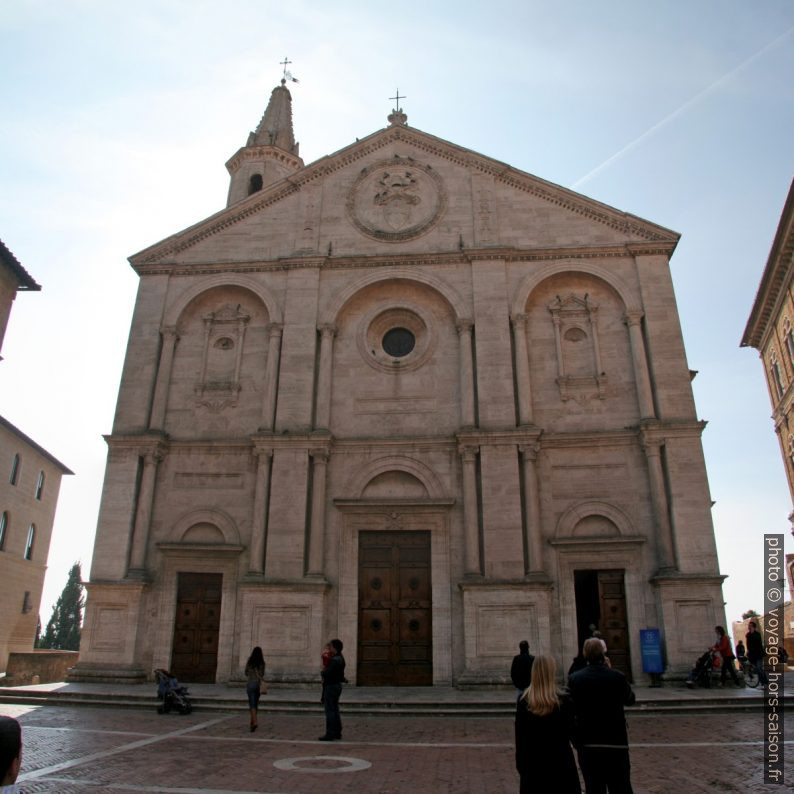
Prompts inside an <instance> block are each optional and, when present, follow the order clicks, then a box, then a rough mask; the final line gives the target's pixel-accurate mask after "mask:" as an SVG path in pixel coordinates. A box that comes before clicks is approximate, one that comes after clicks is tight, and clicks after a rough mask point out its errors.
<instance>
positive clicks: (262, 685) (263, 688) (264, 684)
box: [259, 678, 267, 695]
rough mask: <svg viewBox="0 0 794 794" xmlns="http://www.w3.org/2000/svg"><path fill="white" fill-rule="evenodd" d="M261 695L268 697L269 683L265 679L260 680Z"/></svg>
mask: <svg viewBox="0 0 794 794" xmlns="http://www.w3.org/2000/svg"><path fill="white" fill-rule="evenodd" d="M259 694H260V695H266V694H267V681H265V679H264V678H260V679H259Z"/></svg>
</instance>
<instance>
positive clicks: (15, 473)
mask: <svg viewBox="0 0 794 794" xmlns="http://www.w3.org/2000/svg"><path fill="white" fill-rule="evenodd" d="M21 468H22V462H21V461H20V459H19V454H16V455H14V460H13V461H12V462H11V478H10V480H9V482H10V483H11V485H16V484H17V480H18V479H19V470H20V469H21Z"/></svg>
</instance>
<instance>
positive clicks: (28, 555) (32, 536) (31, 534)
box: [25, 524, 36, 560]
mask: <svg viewBox="0 0 794 794" xmlns="http://www.w3.org/2000/svg"><path fill="white" fill-rule="evenodd" d="M35 541H36V525H35V524H31V525H30V526H29V527H28V539H27V540H26V541H25V559H26V560H32V559H33V544H34V543H35Z"/></svg>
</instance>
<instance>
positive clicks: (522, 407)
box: [512, 314, 532, 425]
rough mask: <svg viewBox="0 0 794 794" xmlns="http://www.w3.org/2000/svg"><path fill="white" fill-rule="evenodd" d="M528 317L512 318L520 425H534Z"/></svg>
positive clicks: (517, 316)
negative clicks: (528, 345)
mask: <svg viewBox="0 0 794 794" xmlns="http://www.w3.org/2000/svg"><path fill="white" fill-rule="evenodd" d="M527 319H528V318H527V315H526V314H517V315H515V316H514V317H513V318H512V321H513V338H514V339H515V346H516V383H517V386H518V423H519V424H520V425H531V424H532V389H531V385H530V382H529V350H528V347H527Z"/></svg>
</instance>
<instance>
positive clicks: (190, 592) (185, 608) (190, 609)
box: [171, 573, 223, 684]
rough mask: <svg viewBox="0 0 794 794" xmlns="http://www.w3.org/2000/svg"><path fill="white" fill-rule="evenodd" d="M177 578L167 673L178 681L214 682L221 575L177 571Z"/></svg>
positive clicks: (219, 617)
mask: <svg viewBox="0 0 794 794" xmlns="http://www.w3.org/2000/svg"><path fill="white" fill-rule="evenodd" d="M178 577H179V578H178V580H177V594H176V602H177V603H176V619H175V621H174V644H173V652H172V655H171V674H172V675H175V676H176V677H177V678H179V679H180V680H182V681H190V682H193V683H196V684H214V683H215V671H216V668H217V666H218V631H219V628H220V619H221V592H222V589H221V588H222V584H223V575H222V574H219V573H180V574H178Z"/></svg>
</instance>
